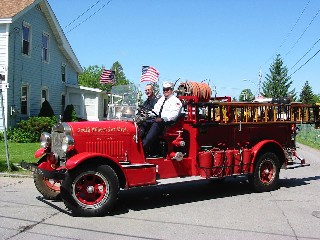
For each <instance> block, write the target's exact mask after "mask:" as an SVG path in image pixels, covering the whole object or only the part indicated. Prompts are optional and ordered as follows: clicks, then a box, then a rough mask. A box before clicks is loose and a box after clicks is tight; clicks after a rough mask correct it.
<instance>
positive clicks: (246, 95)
mask: <svg viewBox="0 0 320 240" xmlns="http://www.w3.org/2000/svg"><path fill="white" fill-rule="evenodd" d="M253 100H254V95H253V93H252V91H251V89H249V88H246V89H243V90H242V91H241V93H240V96H239V101H240V102H252V101H253Z"/></svg>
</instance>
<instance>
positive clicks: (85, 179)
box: [61, 165, 119, 216]
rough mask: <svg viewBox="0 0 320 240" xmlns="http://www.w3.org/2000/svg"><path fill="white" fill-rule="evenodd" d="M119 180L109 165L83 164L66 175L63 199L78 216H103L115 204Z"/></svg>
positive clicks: (62, 193)
mask: <svg viewBox="0 0 320 240" xmlns="http://www.w3.org/2000/svg"><path fill="white" fill-rule="evenodd" d="M118 193H119V180H118V177H117V175H116V173H115V172H114V171H113V169H112V168H111V167H109V166H107V165H100V166H83V167H81V168H79V169H77V170H76V171H75V172H73V173H69V174H67V175H66V178H65V180H64V181H63V183H62V185H61V196H62V199H63V201H64V203H65V205H66V206H67V208H69V209H70V210H71V211H72V213H73V214H75V215H77V216H101V215H105V214H106V213H108V212H109V211H110V210H111V209H112V207H113V206H114V204H115V202H116V200H117V198H118Z"/></svg>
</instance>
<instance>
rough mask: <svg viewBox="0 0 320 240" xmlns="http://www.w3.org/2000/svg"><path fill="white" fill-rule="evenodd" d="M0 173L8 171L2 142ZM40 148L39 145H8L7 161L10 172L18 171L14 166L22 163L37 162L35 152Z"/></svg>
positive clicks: (0, 147) (0, 148)
mask: <svg viewBox="0 0 320 240" xmlns="http://www.w3.org/2000/svg"><path fill="white" fill-rule="evenodd" d="M0 144H1V145H2V146H1V145H0V172H6V171H8V166H7V158H6V151H5V144H4V142H3V141H2V142H0ZM38 148H40V144H39V143H8V152H9V161H10V166H11V169H12V171H20V170H19V168H17V167H16V166H17V165H18V164H19V163H20V162H21V161H22V160H24V161H26V162H37V161H38V159H36V158H34V153H35V151H36V150H37V149H38Z"/></svg>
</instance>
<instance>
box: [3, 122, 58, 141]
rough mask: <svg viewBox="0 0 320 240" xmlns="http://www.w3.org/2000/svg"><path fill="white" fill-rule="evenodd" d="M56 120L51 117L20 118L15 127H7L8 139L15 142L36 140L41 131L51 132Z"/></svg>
mask: <svg viewBox="0 0 320 240" xmlns="http://www.w3.org/2000/svg"><path fill="white" fill-rule="evenodd" d="M56 122H57V118H56V117H55V116H53V117H51V118H50V117H30V118H29V119H28V120H22V121H21V122H19V123H18V124H17V127H15V128H11V129H9V131H8V132H7V136H8V139H9V140H10V141H11V142H16V143H32V142H38V141H39V138H40V135H41V133H42V132H49V133H50V132H51V128H52V126H53V125H54V124H55V123H56Z"/></svg>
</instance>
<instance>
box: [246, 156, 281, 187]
mask: <svg viewBox="0 0 320 240" xmlns="http://www.w3.org/2000/svg"><path fill="white" fill-rule="evenodd" d="M279 172H280V166H279V159H278V157H277V155H275V154H274V153H271V152H267V153H265V154H263V155H262V156H261V157H260V158H259V159H258V160H257V163H256V165H255V168H254V172H253V175H251V176H250V177H249V182H250V183H251V184H252V185H253V188H254V190H255V191H257V192H268V191H271V190H274V189H275V188H276V186H277V184H278V181H279Z"/></svg>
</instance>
